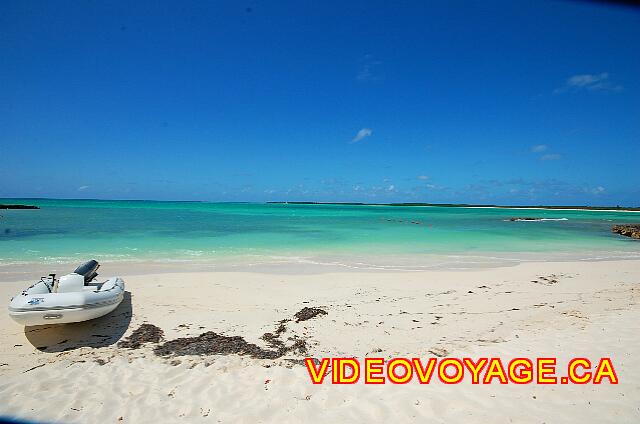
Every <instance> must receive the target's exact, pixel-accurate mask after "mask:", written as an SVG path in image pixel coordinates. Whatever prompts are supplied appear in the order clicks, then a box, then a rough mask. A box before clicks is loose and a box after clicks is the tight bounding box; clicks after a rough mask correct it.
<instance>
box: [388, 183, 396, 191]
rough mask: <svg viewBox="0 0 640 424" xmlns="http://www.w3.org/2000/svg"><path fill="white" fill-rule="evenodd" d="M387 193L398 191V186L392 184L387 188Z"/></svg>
mask: <svg viewBox="0 0 640 424" xmlns="http://www.w3.org/2000/svg"><path fill="white" fill-rule="evenodd" d="M387 191H396V186H394V185H393V184H391V185H390V186H389V187H387Z"/></svg>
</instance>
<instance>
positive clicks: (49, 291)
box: [9, 260, 124, 326]
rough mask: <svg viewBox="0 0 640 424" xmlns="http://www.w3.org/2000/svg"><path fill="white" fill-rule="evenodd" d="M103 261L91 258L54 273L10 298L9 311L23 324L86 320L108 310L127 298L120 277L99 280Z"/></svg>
mask: <svg viewBox="0 0 640 424" xmlns="http://www.w3.org/2000/svg"><path fill="white" fill-rule="evenodd" d="M99 267H100V264H98V262H96V261H94V260H91V261H89V262H86V263H84V264H82V265H80V266H79V267H78V268H76V270H75V271H74V272H73V273H71V274H67V275H63V276H61V277H60V278H59V279H57V278H56V275H55V274H49V276H48V277H42V278H41V279H40V281H38V282H37V283H35V284H34V285H32V286H31V287H29V288H27V289H26V290H23V291H22V293H20V294H19V295H17V296H15V297H14V298H13V299H11V303H10V304H9V315H10V316H11V318H13V320H14V321H16V322H17V323H19V324H22V325H26V326H29V325H43V324H64V323H69V322H80V321H87V320H90V319H94V318H98V317H101V316H103V315H106V314H108V313H109V312H111V311H113V310H114V309H116V308H117V307H118V305H119V304H120V302H122V299H123V298H124V281H123V280H122V279H121V278H120V277H113V278H109V279H108V280H106V281H104V282H102V283H99V282H96V277H97V276H98V272H97V271H98V268H99Z"/></svg>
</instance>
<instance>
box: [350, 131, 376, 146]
mask: <svg viewBox="0 0 640 424" xmlns="http://www.w3.org/2000/svg"><path fill="white" fill-rule="evenodd" d="M371 134H373V130H372V129H371V128H363V129H361V130H360V131H358V134H356V136H355V137H353V139H352V140H351V142H352V143H357V142H358V141H362V140H364V139H365V138H367V137H370V136H371Z"/></svg>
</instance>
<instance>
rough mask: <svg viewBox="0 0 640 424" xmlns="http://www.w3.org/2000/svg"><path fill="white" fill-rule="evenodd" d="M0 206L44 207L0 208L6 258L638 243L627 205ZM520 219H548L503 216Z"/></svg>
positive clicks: (545, 248)
mask: <svg viewBox="0 0 640 424" xmlns="http://www.w3.org/2000/svg"><path fill="white" fill-rule="evenodd" d="M0 203H24V204H34V205H38V206H40V207H41V209H39V210H3V211H0V215H1V218H0V264H2V265H6V264H12V263H24V262H40V263H42V262H45V263H55V262H72V261H80V260H85V259H86V258H89V257H91V258H96V259H98V260H111V261H114V260H115V261H117V260H126V261H131V260H136V261H148V260H160V261H185V260H187V261H189V260H198V261H199V260H210V259H224V260H225V261H227V262H228V261H234V260H235V262H237V263H243V262H245V261H246V262H251V263H264V262H265V261H267V262H268V261H276V262H277V261H280V260H284V261H287V262H290V261H295V260H296V258H299V259H300V260H301V261H308V260H309V258H311V257H314V258H318V257H323V258H327V257H332V258H335V257H352V258H364V257H377V258H385V257H388V258H400V257H406V258H416V257H441V258H455V257H458V256H463V257H465V258H471V257H474V256H475V257H480V258H486V257H497V258H499V259H500V260H504V261H507V262H508V261H510V260H513V259H514V258H515V259H518V258H520V259H521V258H523V257H525V256H526V255H532V256H534V257H547V258H548V257H554V256H558V257H563V255H564V256H566V257H569V256H570V257H571V258H583V259H584V258H595V259H603V258H609V257H615V258H625V257H638V256H640V242H639V241H637V240H631V239H628V238H625V237H621V236H618V235H614V234H612V233H611V231H610V229H611V226H612V225H613V224H616V223H640V213H635V212H615V211H614V212H606V211H575V210H540V209H526V210H522V209H520V210H516V209H496V208H459V207H455V208H454V207H398V206H344V205H286V204H252V203H204V202H152V201H99V200H40V199H39V200H31V199H2V200H0ZM524 216H526V217H537V218H544V219H545V220H542V221H533V222H530V221H517V222H511V221H509V218H510V217H524ZM394 261H395V259H394ZM394 261H392V262H394ZM383 262H384V260H383ZM480 262H483V260H482V261H480Z"/></svg>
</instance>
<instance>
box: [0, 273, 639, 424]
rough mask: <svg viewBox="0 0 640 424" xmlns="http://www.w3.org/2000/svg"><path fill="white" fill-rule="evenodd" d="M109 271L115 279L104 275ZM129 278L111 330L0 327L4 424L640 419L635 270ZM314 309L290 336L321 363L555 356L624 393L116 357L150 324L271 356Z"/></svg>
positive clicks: (103, 324)
mask: <svg viewBox="0 0 640 424" xmlns="http://www.w3.org/2000/svg"><path fill="white" fill-rule="evenodd" d="M119 268H120V269H121V268H122V265H119ZM101 270H102V272H103V275H105V276H106V275H107V274H109V265H108V264H103V267H102V268H101ZM125 271H126V270H125ZM7 275H9V274H7ZM550 275H555V276H556V277H555V278H556V279H557V283H555V284H551V285H545V284H541V282H544V281H543V280H540V279H539V278H538V277H541V276H550ZM122 276H123V277H124V278H125V280H126V282H127V290H128V291H129V292H130V293H131V297H130V298H129V299H127V300H126V301H125V302H124V303H123V305H121V307H120V308H119V309H118V310H116V311H115V312H114V314H112V315H111V316H109V317H107V318H103V319H99V320H95V321H93V322H87V323H80V324H71V325H66V326H57V327H56V326H51V327H45V328H30V329H27V330H26V331H25V329H24V328H22V327H19V326H18V325H17V324H15V323H14V322H13V321H11V320H10V318H9V317H8V316H7V314H2V315H0V342H1V343H0V414H4V415H11V416H18V417H22V418H28V419H34V420H45V421H54V422H78V423H81V422H82V423H94V422H95V423H108V422H129V423H158V422H163V423H164V422H247V423H254V422H328V423H336V422H389V421H391V420H394V421H395V422H406V421H419V422H427V421H428V422H448V423H450V422H485V423H486V422H532V423H541V422H552V423H557V422H567V423H569V422H598V423H601V422H615V423H621V422H640V364H638V363H635V362H633V361H634V359H638V358H640V338H639V337H638V336H639V335H640V306H639V302H640V261H617V262H613V261H610V262H592V263H587V262H564V263H561V262H558V263H548V262H547V263H526V264H520V265H517V266H514V267H507V268H492V269H483V270H476V271H465V272H461V271H457V272H456V271H447V272H445V271H443V272H439V271H421V272H341V273H317V274H300V273H292V272H283V273H280V274H274V273H269V274H266V273H246V272H196V273H166V272H165V273H161V274H158V273H157V274H147V275H140V273H139V270H138V272H135V273H134V272H131V274H128V273H126V272H123V275H122ZM533 280H536V281H538V282H532V281H533ZM25 285H26V284H25V282H24V281H22V282H10V281H6V282H0V298H1V299H3V300H4V301H6V302H8V301H9V298H10V297H11V296H12V295H14V294H15V293H17V292H19V290H20V289H22V288H23V287H24V286H25ZM304 306H322V307H324V308H325V309H326V311H327V312H328V315H326V316H321V317H316V318H314V319H311V320H309V321H305V322H301V323H294V322H289V323H287V329H288V330H287V332H286V333H285V334H284V337H283V339H285V340H286V338H287V337H288V336H292V335H297V336H299V337H304V338H307V339H308V344H309V356H313V357H324V356H355V357H358V358H361V359H362V358H364V357H365V356H382V357H385V358H392V357H397V356H407V357H421V358H425V359H426V358H428V357H432V356H433V353H430V351H432V352H436V353H439V354H443V353H445V354H446V355H448V356H456V357H462V356H470V357H472V358H477V357H481V356H489V357H493V356H500V357H502V358H503V359H504V360H506V361H508V360H509V359H511V358H513V357H517V356H528V357H532V358H535V357H538V356H558V357H559V363H560V364H563V361H566V359H567V358H569V357H574V356H586V357H589V358H592V359H598V358H600V357H604V356H606V357H611V359H612V361H613V364H614V366H615V368H616V371H617V374H618V377H619V378H620V384H618V385H611V384H609V383H608V381H605V382H604V383H603V384H601V385H593V384H587V385H572V384H569V385H548V386H545V385H537V384H529V385H522V386H519V385H514V384H508V385H499V384H492V385H479V386H474V385H472V384H471V383H470V381H468V380H467V381H464V382H463V383H461V384H457V385H444V384H442V383H440V382H438V381H434V382H433V383H432V384H430V385H419V384H416V383H411V384H407V385H392V384H386V385H380V386H370V385H365V384H363V383H358V384H356V385H348V386H338V385H331V384H329V381H327V382H326V383H325V384H323V385H312V384H311V382H310V380H309V377H308V375H307V372H306V370H305V368H304V367H302V366H300V365H297V364H294V363H292V362H290V361H287V360H286V358H282V359H278V360H275V361H271V360H258V359H251V358H248V357H240V356H236V355H228V356H220V355H217V356H208V357H180V358H178V359H179V360H180V363H179V364H177V362H174V361H175V359H174V358H160V357H157V356H155V355H154V354H153V352H152V347H153V345H149V346H146V347H144V348H142V349H138V350H128V349H123V348H118V347H116V345H115V342H116V341H117V340H118V339H120V338H121V337H123V336H125V337H126V336H128V335H129V334H130V333H131V332H132V331H133V330H134V329H136V328H137V327H138V326H139V325H140V324H142V323H143V322H149V323H153V324H155V325H157V326H159V327H160V328H162V329H163V330H164V331H165V338H166V339H174V338H176V337H184V336H187V335H189V336H195V335H198V334H200V333H201V332H204V331H215V332H218V333H222V334H225V335H228V336H233V335H239V336H242V337H244V338H246V340H247V341H249V342H251V343H256V344H258V345H260V346H265V343H264V342H263V341H261V340H260V336H261V335H262V334H263V333H265V332H269V331H273V330H274V329H275V326H276V323H277V322H278V321H280V320H282V319H285V318H291V317H292V316H293V314H294V313H295V312H297V311H298V310H300V309H301V308H302V307H304ZM129 315H132V318H131V321H130V322H128V319H127V317H128V316H129ZM182 324H184V325H185V326H182V327H179V325H182ZM125 331H126V332H125ZM123 333H124V334H123ZM105 345H106V346H105ZM43 346H47V348H46V349H45V350H43V351H39V350H38V349H36V347H43ZM96 346H97V347H96ZM65 349H70V350H67V351H65ZM378 350H381V351H380V352H378ZM287 358H288V357H287ZM290 358H298V357H297V356H295V355H294V356H291V357H290ZM96 360H100V361H105V362H106V363H105V364H104V365H100V364H99V363H98V362H96ZM36 367H37V368H36ZM561 369H562V367H559V370H561ZM559 374H563V373H562V372H559Z"/></svg>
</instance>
